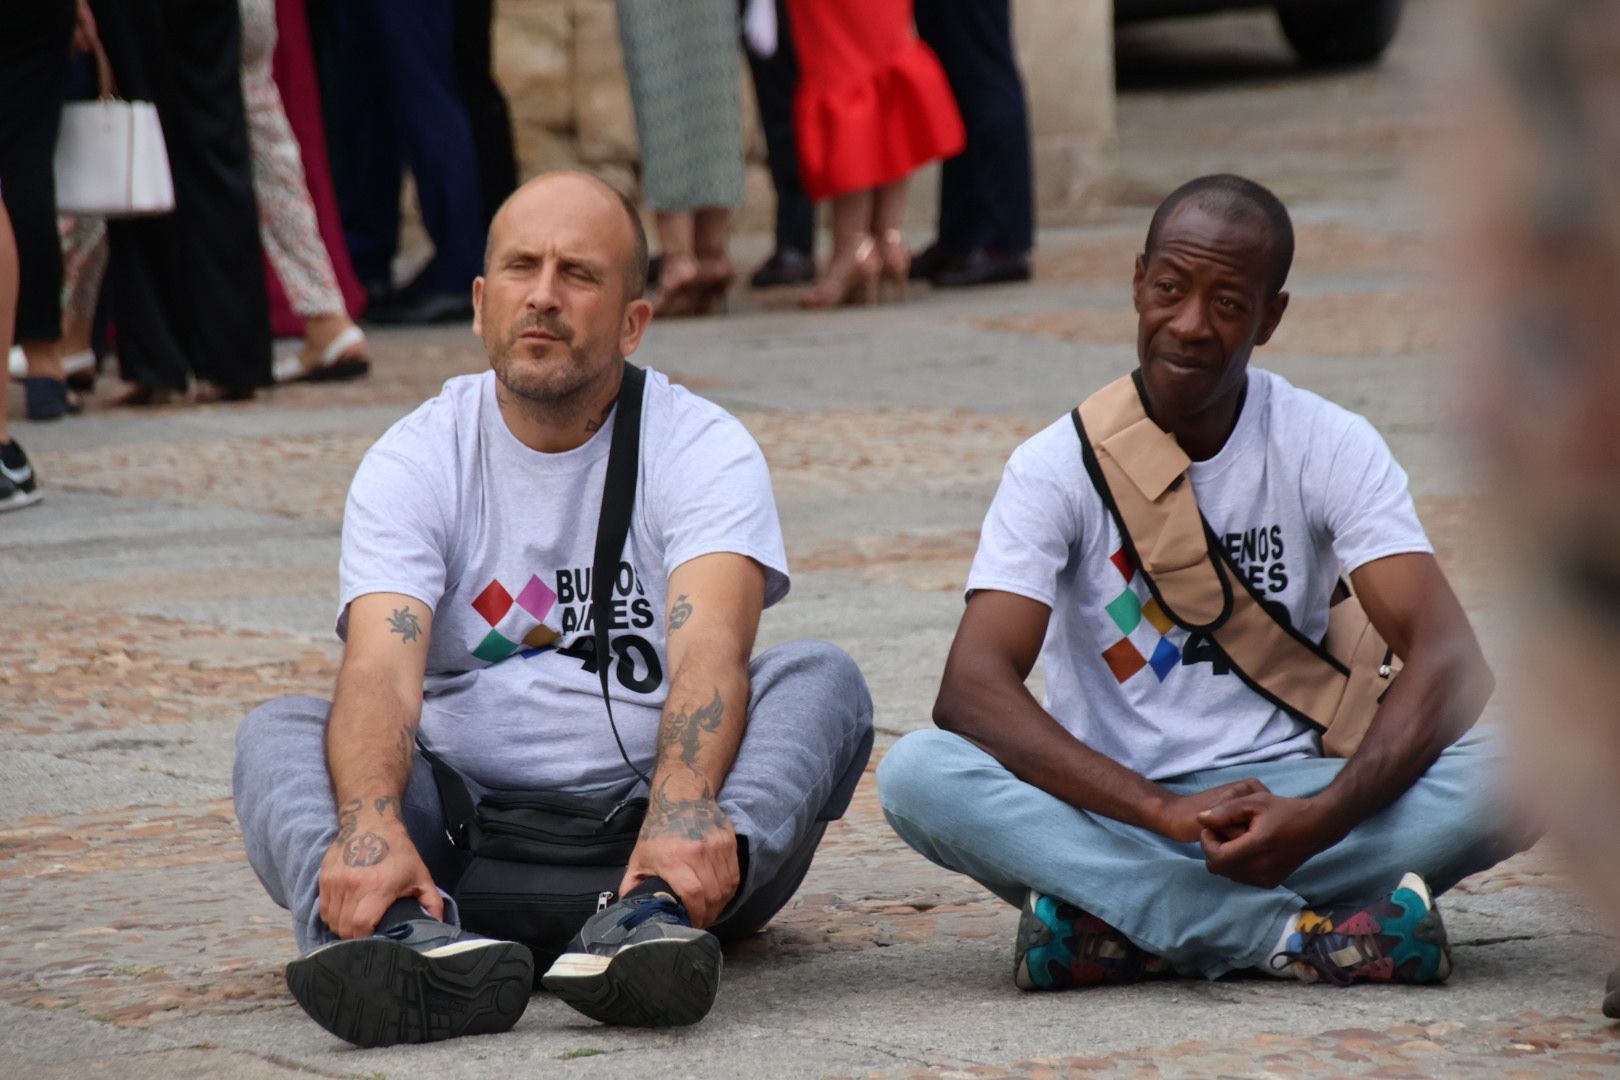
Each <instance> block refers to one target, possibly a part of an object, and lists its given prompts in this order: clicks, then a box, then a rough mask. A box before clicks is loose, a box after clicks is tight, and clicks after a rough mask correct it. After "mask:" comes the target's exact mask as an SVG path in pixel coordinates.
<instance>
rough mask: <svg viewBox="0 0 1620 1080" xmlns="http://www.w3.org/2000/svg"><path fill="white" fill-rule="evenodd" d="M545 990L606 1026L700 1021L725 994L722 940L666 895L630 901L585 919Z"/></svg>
mask: <svg viewBox="0 0 1620 1080" xmlns="http://www.w3.org/2000/svg"><path fill="white" fill-rule="evenodd" d="M540 985H542V986H544V987H545V988H546V989H547V990H550V991H551V992H552V993H554V994H556V995H557V996H558V997H559V998H561V999H562V1000H563V1001H564V1002H565V1003H567V1004H568V1005H571V1006H573V1007H574V1008H575V1009H578V1010H579V1011H580V1012H582V1013H584V1014H585V1015H586V1016H588V1017H590V1018H591V1019H592V1020H600V1021H601V1022H602V1023H604V1024H623V1025H627V1026H630V1027H674V1026H679V1025H682V1024H695V1023H697V1022H698V1021H699V1020H701V1019H703V1018H704V1017H705V1016H707V1015H708V1014H709V1009H710V1008H711V1007H712V1006H713V1005H714V999H715V995H717V994H718V993H719V992H720V941H719V939H717V938H716V937H715V936H714V935H713V934H711V933H709V932H708V931H706V930H699V929H697V928H696V927H694V926H693V925H692V920H691V919H690V918H688V917H687V914H686V908H685V907H683V906H682V905H681V902H680V901H679V900H677V899H676V898H675V897H673V896H671V895H669V894H668V893H663V892H657V893H645V894H643V895H640V896H628V897H625V898H624V899H623V900H620V901H619V902H618V903H616V904H612V905H610V906H608V907H604V908H603V909H602V910H600V911H598V912H597V913H596V914H595V915H592V916H591V917H590V919H589V920H587V921H586V923H585V925H584V926H583V927H581V928H580V931H579V933H578V934H576V935H575V936H574V940H573V941H570V942H569V943H568V951H567V952H565V953H563V954H562V955H561V956H559V957H558V958H557V962H556V963H554V964H552V965H551V969H550V970H549V971H547V972H546V973H545V975H544V976H542V977H541V979H540Z"/></svg>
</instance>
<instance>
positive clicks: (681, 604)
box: [669, 593, 692, 634]
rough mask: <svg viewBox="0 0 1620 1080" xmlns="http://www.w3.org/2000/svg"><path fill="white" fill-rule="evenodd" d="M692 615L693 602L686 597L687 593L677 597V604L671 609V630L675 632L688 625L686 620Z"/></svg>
mask: <svg viewBox="0 0 1620 1080" xmlns="http://www.w3.org/2000/svg"><path fill="white" fill-rule="evenodd" d="M691 617H692V604H691V602H690V601H689V600H687V599H686V594H685V593H682V594H681V595H679V596H677V597H676V598H675V606H674V607H672V608H670V609H669V632H670V633H672V634H673V633H674V632H675V631H677V630H679V629H680V628H681V627H683V626H685V625H686V620H687V619H690V618H691Z"/></svg>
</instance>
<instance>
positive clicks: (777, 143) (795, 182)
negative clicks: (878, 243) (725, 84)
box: [740, 0, 816, 255]
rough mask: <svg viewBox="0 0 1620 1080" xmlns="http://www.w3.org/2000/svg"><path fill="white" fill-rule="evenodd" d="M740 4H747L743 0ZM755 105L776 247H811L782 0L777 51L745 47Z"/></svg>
mask: <svg viewBox="0 0 1620 1080" xmlns="http://www.w3.org/2000/svg"><path fill="white" fill-rule="evenodd" d="M740 6H741V7H746V6H747V0H742V3H741V5H740ZM743 55H745V56H747V57H748V72H749V74H750V75H752V76H753V79H754V100H755V101H757V102H758V103H759V126H760V127H761V129H763V131H764V133H765V157H766V159H767V160H768V161H769V163H770V167H771V186H772V187H773V188H775V189H776V250H777V251H781V250H782V249H783V248H793V249H794V250H796V251H802V252H804V253H805V254H806V255H808V254H810V253H811V252H812V251H814V250H815V243H816V209H815V207H814V206H813V205H812V204H811V202H810V197H809V196H808V195H806V194H805V193H804V184H803V183H802V182H801V181H800V180H799V148H798V145H797V144H796V143H795V142H794V134H793V91H794V89H795V88H796V87H797V86H798V85H799V63H798V58H797V57H796V56H795V55H794V53H793V35H792V28H791V27H790V26H789V25H788V12H787V2H786V0H776V55H775V56H757V55H755V53H754V50H752V49H750V48H747V47H746V46H745V47H744V48H743Z"/></svg>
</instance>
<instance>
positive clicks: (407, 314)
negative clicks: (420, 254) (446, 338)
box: [365, 291, 473, 326]
mask: <svg viewBox="0 0 1620 1080" xmlns="http://www.w3.org/2000/svg"><path fill="white" fill-rule="evenodd" d="M472 315H473V307H472V297H471V296H469V295H468V294H467V293H461V292H453V293H450V292H420V291H410V292H402V293H397V294H395V296H394V297H393V298H392V299H391V300H385V301H383V302H381V303H378V304H375V305H371V306H368V307H367V308H366V314H365V321H366V322H373V323H380V324H383V325H387V326H430V325H432V324H434V323H453V322H465V321H467V320H469V319H471V318H472Z"/></svg>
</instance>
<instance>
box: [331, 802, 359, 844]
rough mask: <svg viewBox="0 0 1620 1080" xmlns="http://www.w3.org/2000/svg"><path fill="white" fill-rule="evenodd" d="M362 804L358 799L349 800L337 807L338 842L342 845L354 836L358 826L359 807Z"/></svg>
mask: <svg viewBox="0 0 1620 1080" xmlns="http://www.w3.org/2000/svg"><path fill="white" fill-rule="evenodd" d="M362 805H364V803H363V802H362V801H361V800H360V799H350V800H349V801H348V802H346V803H344V804H343V805H342V806H340V807H338V834H337V838H338V842H339V843H342V842H343V841H345V840H348V839H349V838H350V837H352V836H353V835H354V832H355V830H356V829H357V828H359V826H360V807H361V806H362Z"/></svg>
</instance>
